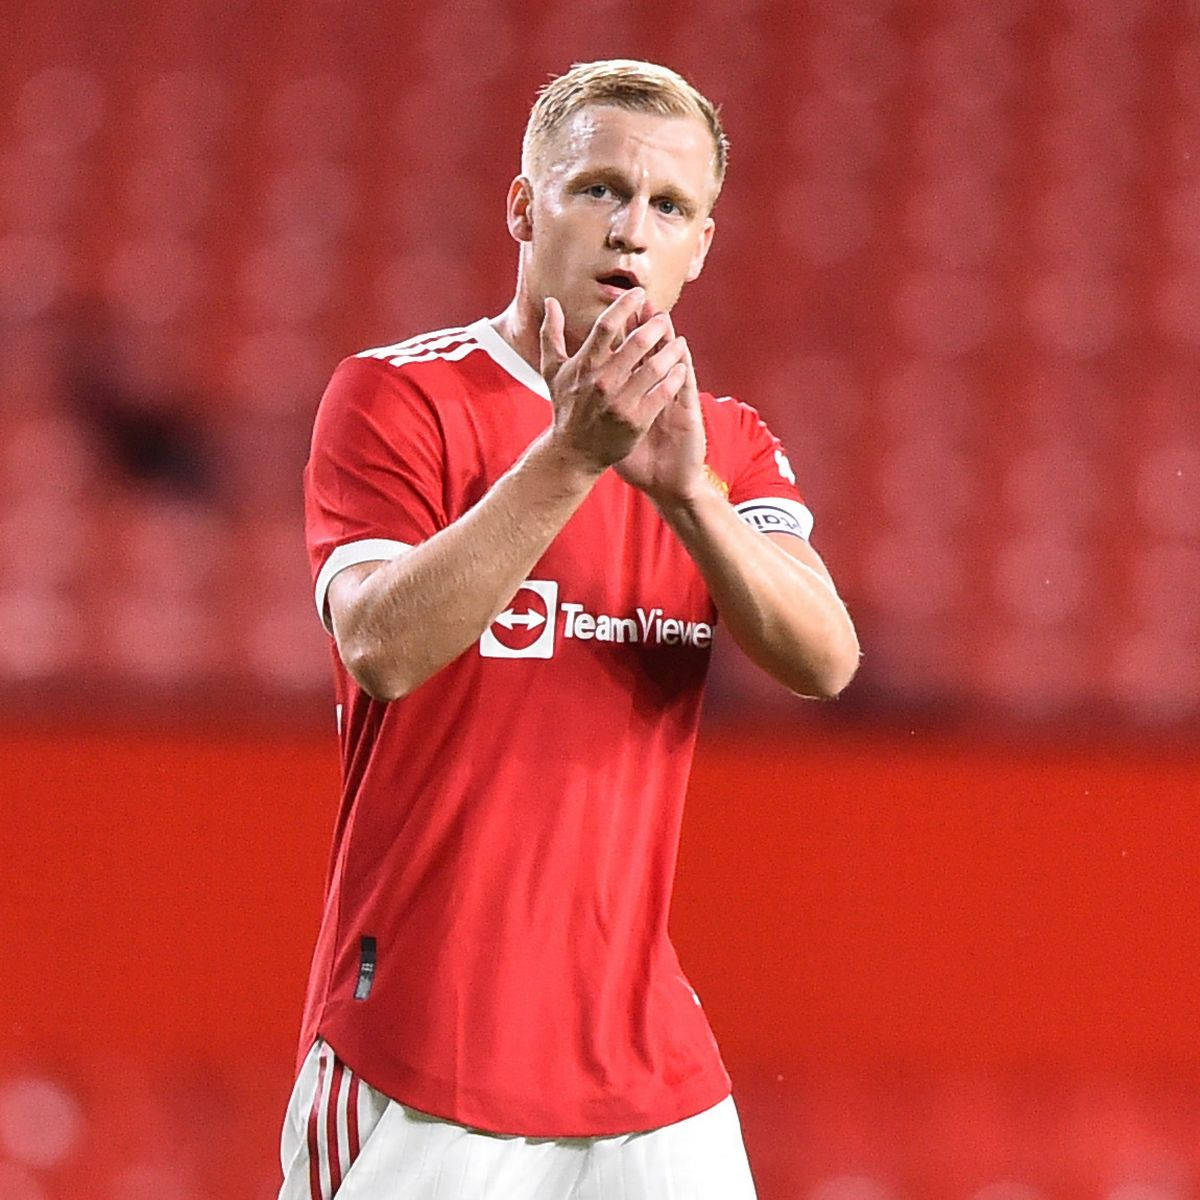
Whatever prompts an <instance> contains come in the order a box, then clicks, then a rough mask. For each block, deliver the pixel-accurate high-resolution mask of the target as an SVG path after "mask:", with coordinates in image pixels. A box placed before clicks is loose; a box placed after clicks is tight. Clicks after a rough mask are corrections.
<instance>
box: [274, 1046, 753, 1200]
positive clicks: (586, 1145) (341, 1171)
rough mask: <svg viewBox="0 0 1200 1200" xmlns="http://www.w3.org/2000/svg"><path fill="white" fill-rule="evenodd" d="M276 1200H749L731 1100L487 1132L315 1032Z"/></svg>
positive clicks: (290, 1121)
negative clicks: (404, 1096)
mask: <svg viewBox="0 0 1200 1200" xmlns="http://www.w3.org/2000/svg"><path fill="white" fill-rule="evenodd" d="M280 1157H281V1159H282V1163H283V1189H282V1190H281V1191H280V1193H279V1200H333V1197H334V1196H336V1197H337V1198H338V1200H754V1197H755V1192H754V1182H753V1180H752V1179H751V1177H750V1166H749V1164H748V1163H747V1161H746V1150H745V1147H744V1145H743V1144H742V1131H741V1126H740V1124H739V1122H738V1116H737V1110H736V1108H734V1104H733V1098H732V1097H729V1098H728V1099H725V1100H722V1101H721V1103H720V1104H718V1105H716V1106H715V1107H714V1108H710V1109H708V1110H707V1111H705V1112H702V1113H699V1114H697V1115H696V1116H694V1117H688V1118H687V1119H686V1120H683V1121H679V1122H677V1123H676V1124H674V1125H665V1126H663V1127H662V1128H661V1129H652V1130H650V1131H648V1132H646V1133H631V1134H624V1135H622V1136H618V1137H592V1138H561V1139H554V1138H526V1137H510V1136H501V1135H498V1134H490V1133H483V1132H481V1131H479V1130H475V1129H468V1128H466V1127H465V1126H462V1125H456V1124H454V1123H453V1122H451V1121H443V1120H440V1119H438V1118H436V1117H430V1116H427V1115H426V1114H424V1113H420V1112H417V1111H415V1110H414V1109H411V1108H406V1107H405V1106H404V1105H402V1104H398V1103H396V1101H394V1100H389V1099H388V1098H387V1097H386V1096H384V1095H381V1094H380V1093H379V1092H377V1091H376V1090H375V1089H374V1088H373V1087H371V1086H370V1085H369V1084H367V1083H365V1082H364V1081H363V1080H361V1079H359V1078H358V1077H357V1076H356V1075H355V1074H354V1073H353V1072H352V1071H351V1070H350V1068H349V1067H347V1066H346V1065H345V1064H344V1063H342V1062H341V1061H340V1060H339V1059H338V1058H337V1057H336V1056H335V1055H334V1053H333V1051H332V1049H331V1048H330V1047H329V1046H328V1045H326V1043H324V1042H322V1041H318V1042H317V1043H316V1045H314V1046H313V1048H312V1049H311V1050H310V1051H309V1053H308V1057H307V1058H306V1059H305V1060H304V1065H303V1067H302V1068H301V1070H300V1076H299V1078H298V1079H297V1080H296V1086H295V1088H293V1090H292V1098H291V1101H290V1102H289V1104H288V1110H287V1116H286V1118H285V1120H284V1125H283V1138H282V1144H281V1147H280Z"/></svg>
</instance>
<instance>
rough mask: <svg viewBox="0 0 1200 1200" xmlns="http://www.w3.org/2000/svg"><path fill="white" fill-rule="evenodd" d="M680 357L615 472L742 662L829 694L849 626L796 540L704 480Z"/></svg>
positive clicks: (848, 650)
mask: <svg viewBox="0 0 1200 1200" xmlns="http://www.w3.org/2000/svg"><path fill="white" fill-rule="evenodd" d="M681 340H682V339H681ZM685 354H686V362H687V382H686V383H685V384H684V386H683V387H682V388H681V389H680V390H679V392H678V394H677V395H676V396H675V398H674V400H672V401H671V402H670V403H669V404H667V405H666V406H665V407H664V409H663V411H662V412H661V413H660V415H659V417H658V419H657V420H656V421H655V423H654V425H653V426H652V428H651V429H650V431H649V433H648V434H647V436H646V437H645V438H643V439H642V440H641V441H640V442H639V443H638V444H637V446H636V447H635V448H634V450H633V451H632V452H631V453H630V455H629V456H628V457H627V458H626V459H624V460H623V461H622V462H621V463H619V464H618V466H617V469H618V471H620V473H621V474H622V476H623V477H624V478H625V479H626V480H627V481H628V482H630V483H632V484H634V486H636V487H640V488H642V489H643V490H644V491H645V492H647V494H648V495H649V496H650V497H651V499H652V500H654V502H655V504H656V505H657V506H658V509H659V511H660V512H661V513H662V515H663V518H664V519H665V520H666V522H667V523H668V524H669V525H670V526H671V528H672V529H673V530H674V532H675V534H676V536H677V537H678V538H679V540H680V541H681V542H682V543H683V544H684V546H685V547H686V548H687V550H688V553H689V554H690V555H691V556H692V558H693V559H694V560H695V562H696V565H697V566H698V567H699V568H700V572H701V574H702V575H703V576H704V580H705V582H706V583H707V584H708V589H709V592H710V593H711V594H712V597H713V600H714V602H715V603H716V606H717V609H718V610H719V612H720V614H721V619H722V621H723V622H724V623H725V624H726V625H727V626H728V628H729V631H730V633H731V634H732V635H733V638H734V640H735V641H736V642H737V644H738V645H739V646H740V647H741V648H742V650H743V651H744V652H745V653H746V655H747V656H748V657H749V658H750V659H751V661H753V662H755V663H757V664H758V665H759V666H760V667H762V668H763V669H764V670H765V671H767V672H768V673H769V674H770V675H772V676H773V677H774V678H775V679H777V680H778V681H779V682H780V683H782V684H783V685H784V686H785V687H788V688H790V689H791V690H792V691H794V692H798V693H800V694H801V695H807V696H820V697H833V696H836V695H837V694H838V693H839V692H840V691H841V690H842V689H843V688H844V687H845V686H846V685H847V684H848V683H849V682H850V680H851V679H852V678H853V677H854V673H855V671H856V670H857V669H858V659H859V647H858V637H857V635H856V634H855V632H854V625H853V624H852V622H851V620H850V616H849V614H848V613H847V611H846V608H845V605H843V604H842V601H841V599H840V598H839V596H838V594H837V591H836V589H835V588H834V585H833V580H832V579H831V578H830V576H829V572H828V571H827V570H826V569H825V565H824V563H822V562H821V559H820V557H819V556H818V555H817V552H816V551H815V550H813V549H812V547H811V546H809V544H808V543H807V542H806V541H805V540H804V539H803V538H800V537H796V536H794V535H792V534H788V533H768V534H763V533H759V532H758V531H757V530H754V529H751V528H750V526H749V525H747V524H746V523H745V522H744V521H743V520H742V519H741V517H739V516H738V514H737V513H736V512H735V511H734V509H733V507H732V505H730V504H729V503H728V502H727V501H726V499H725V497H724V496H723V495H721V493H720V492H718V491H717V489H716V488H715V487H713V486H712V484H711V483H710V482H709V481H708V479H707V478H706V476H705V473H704V469H703V467H704V452H705V436H704V422H703V419H702V417H701V413H700V397H699V392H698V389H697V387H696V377H695V372H694V370H693V368H692V362H691V355H690V353H688V352H687V351H686V346H685Z"/></svg>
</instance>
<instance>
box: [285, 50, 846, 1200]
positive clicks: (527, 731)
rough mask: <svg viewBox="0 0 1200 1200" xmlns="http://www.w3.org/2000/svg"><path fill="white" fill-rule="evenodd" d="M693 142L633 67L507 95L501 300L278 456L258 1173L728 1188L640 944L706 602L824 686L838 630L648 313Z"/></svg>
mask: <svg viewBox="0 0 1200 1200" xmlns="http://www.w3.org/2000/svg"><path fill="white" fill-rule="evenodd" d="M725 152H726V142H725V138H724V135H723V133H722V131H721V126H720V123H719V121H718V118H717V114H716V111H715V110H714V108H713V106H712V104H711V103H710V102H709V101H707V100H706V99H705V98H704V97H703V96H701V95H700V94H699V93H698V92H696V91H695V90H694V89H693V88H692V87H691V86H690V85H689V84H687V83H686V82H685V81H684V80H683V79H682V78H680V77H679V76H678V75H676V74H674V73H673V72H671V71H668V70H666V69H665V68H662V67H658V66H655V65H653V64H648V63H635V62H627V61H623V60H622V61H612V62H604V63H592V64H584V65H581V66H577V67H575V68H573V69H572V70H571V71H570V72H569V73H568V74H567V75H565V76H563V77H561V78H559V79H557V80H555V81H554V82H553V83H551V84H550V85H549V86H548V87H547V88H546V89H545V90H544V91H543V92H542V94H541V95H540V97H539V99H538V101H537V103H536V104H535V105H534V108H533V111H532V113H531V115H530V120H529V125H528V128H527V130H526V135H525V142H524V147H523V154H522V171H521V174H520V175H519V176H518V177H517V178H516V179H515V180H514V181H513V183H512V185H511V187H510V189H509V193H508V210H507V211H508V227H509V230H510V232H511V234H512V236H513V238H514V239H515V241H516V242H517V244H518V247H519V258H518V272H517V286H516V292H515V295H514V297H513V300H512V303H511V304H510V305H509V307H508V308H507V309H506V310H505V311H504V312H503V313H502V314H501V315H500V316H498V317H496V318H494V319H492V320H490V321H489V320H482V321H477V322H475V323H474V324H472V325H469V326H466V327H464V328H457V329H448V330H442V331H440V332H439V333H435V334H428V335H425V336H423V337H417V338H412V339H410V340H409V341H407V342H402V343H399V344H398V345H395V346H390V347H387V348H385V349H382V350H375V351H367V352H365V353H363V354H361V355H358V356H356V357H355V358H352V359H348V360H347V361H346V362H344V363H342V364H341V366H339V368H338V370H337V372H336V373H335V375H334V378H333V380H332V381H331V383H330V385H329V388H328V390H327V391H326V394H325V397H324V399H323V401H322V404H321V408H320V411H319V413H318V415H317V420H316V427H315V430H314V435H313V447H312V457H311V459H310V462H309V466H308V469H307V472H306V480H305V482H306V505H307V526H308V540H309V547H310V552H311V556H312V562H313V568H314V573H315V575H316V601H317V609H318V612H319V613H320V615H321V618H322V620H323V621H324V622H325V624H326V628H327V629H329V630H330V632H331V633H332V635H333V638H334V641H335V645H336V654H335V656H334V665H335V677H336V687H337V697H338V702H339V704H338V712H339V735H340V740H341V753H342V779H343V796H342V805H341V809H340V813H339V817H338V821H337V827H336V832H335V839H334V849H333V858H332V864H331V869H330V876H329V881H328V888H327V895H326V904H325V913H324V919H323V922H322V926H321V932H320V936H319V939H318V944H317V950H316V955H315V960H314V964H313V970H312V977H311V981H310V986H309V993H308V1001H307V1004H306V1011H305V1017H304V1023H303V1033H302V1042H301V1053H302V1055H303V1056H304V1057H303V1060H302V1064H301V1070H300V1075H299V1078H298V1081H297V1084H296V1089H295V1092H294V1094H293V1097H292V1102H291V1105H290V1107H289V1113H288V1118H287V1122H286V1125H285V1129H284V1138H283V1164H284V1170H285V1176H286V1178H285V1182H284V1187H283V1192H282V1193H281V1195H282V1197H283V1198H284V1200H300V1198H301V1197H303V1198H307V1200H318V1198H326V1200H328V1198H329V1197H331V1196H332V1195H334V1194H335V1193H336V1194H337V1195H339V1196H342V1197H347V1198H349V1200H360V1198H367V1197H371V1198H375V1197H378V1198H380V1200H383V1198H393V1200H608V1198H610V1197H611V1198H617V1197H619V1198H622V1200H666V1198H668V1197H674V1198H675V1200H749V1198H750V1197H752V1196H753V1194H754V1191H753V1184H752V1182H751V1179H750V1173H749V1169H748V1166H747V1164H746V1157H745V1151H744V1149H743V1147H742V1139H741V1134H740V1130H739V1127H738V1122H737V1116H736V1112H735V1110H734V1107H733V1103H732V1100H731V1099H730V1096H729V1090H730V1089H729V1079H728V1076H727V1074H726V1072H725V1069H724V1067H723V1065H722V1063H721V1060H720V1056H719V1054H718V1051H717V1048H716V1044H715V1042H714V1041H713V1038H712V1034H711V1032H710V1031H709V1027H708V1024H707V1021H706V1019H705V1017H704V1014H703V1011H702V1010H701V1008H700V1002H699V1000H698V998H697V997H696V995H695V993H694V992H693V991H692V989H691V987H690V986H689V984H688V982H687V980H686V979H685V977H684V976H683V974H682V973H681V971H680V968H679V964H678V962H677V960H676V958H675V954H674V951H673V950H672V948H671V946H670V943H669V941H668V939H667V933H666V927H667V913H668V906H669V900H670V890H671V884H672V876H673V872H674V863H675V852H676V847H677V841H678V833H679V823H680V817H681V811H682V803H683V794H684V789H685V785H686V779H687V772H688V769H689V765H690V760H691V753H692V746H693V743H694V739H695V735H696V726H697V721H698V716H699V708H700V697H701V689H702V685H703V679H704V674H705V670H706V667H707V663H708V656H709V645H710V642H711V637H712V627H713V624H714V621H715V619H716V613H717V611H718V610H719V612H720V615H721V619H722V621H724V623H725V624H726V625H727V626H728V628H729V630H730V632H731V633H732V635H733V637H734V638H735V639H736V640H737V642H738V643H739V644H740V645H741V646H742V648H743V649H744V650H745V651H746V652H747V653H748V654H749V655H750V656H751V658H752V659H753V660H754V661H755V662H757V663H758V664H759V665H761V666H762V667H763V668H764V669H766V670H767V671H769V672H770V673H771V674H772V675H774V676H775V677H776V678H777V679H779V680H780V681H781V682H782V683H784V684H785V685H786V686H788V687H790V688H791V689H793V690H794V691H796V692H800V693H804V694H808V695H816V696H832V695H834V694H836V693H837V692H838V691H839V690H840V689H841V688H842V687H844V686H845V684H846V683H847V682H848V681H849V679H850V677H851V676H852V674H853V672H854V670H855V667H856V665H857V661H858V644H857V641H856V638H855V634H854V630H853V627H852V625H851V623H850V619H849V617H848V616H847V614H846V611H845V609H844V607H843V606H842V603H841V601H840V600H839V599H838V596H837V593H836V591H835V590H834V587H833V584H832V581H831V580H830V578H829V575H828V573H827V571H826V570H825V568H824V566H823V565H822V563H821V560H820V559H819V558H818V557H817V555H816V553H815V552H814V551H813V550H812V549H811V547H810V546H809V544H808V542H807V540H806V539H807V534H808V531H809V526H810V524H811V518H810V517H809V515H808V512H807V510H806V509H805V508H804V506H803V504H802V502H801V500H800V497H799V495H798V494H797V493H796V490H795V487H794V481H793V478H792V473H791V469H790V467H789V466H788V463H787V459H786V458H785V457H784V455H783V451H782V449H781V448H780V446H779V443H778V442H777V441H776V440H775V439H774V438H773V437H772V436H771V434H770V433H769V432H768V431H767V430H766V428H765V427H764V426H763V424H762V423H761V421H759V420H758V418H757V416H756V415H755V414H754V412H753V410H751V409H749V408H747V407H745V406H744V405H741V404H739V403H737V402H736V401H732V400H729V399H725V400H716V399H714V398H713V397H712V396H709V395H706V394H705V395H702V394H701V393H700V392H699V391H698V388H697V384H696V379H695V374H694V372H693V368H692V359H691V354H690V351H689V349H688V346H687V343H686V341H685V340H684V339H683V338H682V337H681V336H679V335H677V334H676V332H675V330H674V328H673V326H672V323H671V319H670V316H669V312H670V309H671V308H672V306H673V305H674V303H675V301H676V299H677V298H678V296H679V294H680V291H681V290H682V288H683V285H684V284H685V283H686V282H688V281H690V280H692V279H695V278H696V277H697V275H699V273H700V270H701V268H702V267H703V265H704V259H705V255H706V254H707V252H708V248H709V245H710V243H711V240H712V235H713V228H714V225H713V220H712V216H711V210H712V206H713V203H714V202H715V200H716V197H717V193H718V192H719V190H720V186H721V183H722V178H723V175H724V169H725Z"/></svg>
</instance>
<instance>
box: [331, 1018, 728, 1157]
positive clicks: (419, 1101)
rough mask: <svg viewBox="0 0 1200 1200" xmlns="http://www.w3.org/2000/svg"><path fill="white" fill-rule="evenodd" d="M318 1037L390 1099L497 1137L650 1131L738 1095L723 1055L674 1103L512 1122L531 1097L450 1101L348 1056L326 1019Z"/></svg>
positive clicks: (424, 1082) (421, 1082) (425, 1084)
mask: <svg viewBox="0 0 1200 1200" xmlns="http://www.w3.org/2000/svg"><path fill="white" fill-rule="evenodd" d="M316 1038H321V1039H323V1040H324V1041H325V1042H326V1043H327V1044H328V1045H329V1046H330V1047H331V1048H332V1049H333V1052H334V1054H336V1055H337V1057H338V1058H339V1059H341V1060H342V1062H344V1063H345V1064H346V1066H348V1067H349V1068H350V1069H351V1070H352V1071H353V1072H354V1073H355V1074H356V1075H357V1076H358V1077H359V1078H360V1079H362V1080H363V1081H364V1082H366V1083H368V1084H370V1085H371V1087H373V1088H374V1089H375V1090H376V1091H377V1092H379V1093H380V1095H383V1096H386V1097H387V1098H388V1099H389V1100H392V1101H394V1102H395V1103H397V1104H400V1105H403V1106H404V1107H405V1108H411V1109H414V1110H415V1111H417V1112H421V1113H424V1114H425V1115H426V1116H430V1117H434V1118H436V1119H437V1120H439V1121H449V1122H451V1123H452V1124H455V1125H461V1126H462V1127H463V1128H464V1129H474V1130H478V1131H479V1132H481V1133H489V1134H493V1135H495V1136H497V1137H527V1138H550V1139H553V1140H555V1141H558V1140H560V1139H564V1138H598V1137H624V1136H626V1135H629V1134H639V1133H651V1132H653V1131H654V1130H656V1129H662V1128H665V1127H666V1126H668V1125H675V1124H677V1123H678V1122H679V1121H686V1120H687V1119H688V1118H689V1117H694V1116H698V1115H699V1114H700V1113H702V1112H706V1111H707V1110H708V1109H710V1108H712V1107H713V1106H714V1105H716V1104H720V1103H721V1101H722V1100H724V1099H726V1097H728V1096H730V1095H732V1094H733V1085H732V1082H731V1081H730V1078H729V1073H728V1072H727V1071H726V1070H725V1065H724V1063H722V1062H721V1061H720V1059H719V1058H718V1059H717V1062H716V1065H715V1068H713V1067H709V1068H706V1069H705V1070H704V1072H703V1073H702V1074H701V1075H700V1076H699V1077H697V1078H695V1079H693V1080H691V1081H689V1084H688V1086H687V1087H686V1088H685V1087H679V1088H676V1089H672V1090H671V1091H670V1095H669V1099H670V1100H671V1103H670V1104H669V1105H668V1104H666V1103H665V1102H664V1104H663V1105H662V1107H659V1106H657V1105H656V1106H653V1107H651V1108H641V1107H638V1106H635V1105H630V1104H622V1103H616V1102H614V1104H613V1110H614V1111H613V1115H612V1117H611V1119H603V1118H602V1119H596V1120H587V1119H584V1118H576V1119H570V1118H564V1119H563V1120H562V1121H561V1122H559V1121H557V1120H556V1119H555V1118H553V1117H550V1116H549V1115H547V1116H546V1118H545V1119H542V1120H539V1119H536V1118H528V1119H524V1120H522V1119H517V1120H514V1121H508V1120H505V1119H504V1118H503V1116H502V1112H503V1109H504V1107H508V1108H522V1109H527V1108H529V1107H532V1103H531V1101H530V1098H529V1097H526V1098H525V1099H524V1100H521V1099H515V1098H514V1099H513V1100H512V1101H511V1102H509V1103H508V1104H507V1105H506V1106H498V1107H497V1108H496V1110H495V1115H492V1114H491V1113H490V1112H489V1111H488V1108H487V1107H485V1106H486V1105H487V1104H488V1101H487V1100H481V1101H480V1102H479V1104H478V1105H476V1104H471V1103H464V1104H459V1105H452V1104H448V1103H445V1102H444V1101H443V1100H441V1099H439V1091H440V1089H439V1086H438V1084H437V1082H436V1081H433V1080H430V1079H429V1078H427V1077H426V1076H423V1075H420V1074H418V1073H417V1072H415V1071H410V1072H406V1073H405V1076H406V1077H405V1076H400V1075H397V1076H395V1080H396V1082H397V1083H398V1084H400V1086H397V1087H392V1086H390V1085H389V1084H388V1082H387V1081H386V1080H384V1079H383V1078H382V1077H381V1076H380V1075H378V1074H377V1072H376V1071H375V1070H374V1069H373V1067H372V1064H371V1063H370V1062H367V1061H366V1060H365V1059H359V1058H358V1056H357V1055H356V1054H353V1053H352V1054H351V1056H350V1057H347V1056H346V1055H345V1054H344V1053H343V1052H342V1050H341V1049H340V1048H339V1045H338V1042H339V1040H340V1039H338V1038H337V1034H336V1033H334V1034H333V1035H332V1036H330V1031H329V1030H328V1029H327V1028H326V1027H325V1025H324V1023H322V1024H321V1025H319V1026H318V1027H317V1030H316V1032H315V1033H314V1035H313V1039H314V1040H315V1039H316ZM310 1045H311V1042H310ZM537 1099H538V1100H542V1099H543V1097H542V1096H541V1095H539V1096H538V1097H537ZM498 1117H499V1119H497V1118H498Z"/></svg>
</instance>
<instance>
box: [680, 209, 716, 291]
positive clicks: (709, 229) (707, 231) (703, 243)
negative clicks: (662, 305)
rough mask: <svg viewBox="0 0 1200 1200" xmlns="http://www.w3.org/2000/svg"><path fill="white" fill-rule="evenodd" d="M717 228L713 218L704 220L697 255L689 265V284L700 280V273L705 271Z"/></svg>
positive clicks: (693, 256) (694, 255)
mask: <svg viewBox="0 0 1200 1200" xmlns="http://www.w3.org/2000/svg"><path fill="white" fill-rule="evenodd" d="M716 228H717V223H716V221H714V220H713V219H712V217H705V218H704V224H703V225H702V226H701V227H700V240H699V242H698V244H697V246H696V253H695V254H693V255H692V261H691V262H690V263H689V264H688V272H687V281H688V283H691V282H692V280H693V279H697V278H699V275H700V272H701V271H703V270H704V260H705V259H706V258H707V257H708V248H709V246H711V245H712V240H713V231H714V230H715V229H716Z"/></svg>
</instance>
